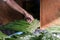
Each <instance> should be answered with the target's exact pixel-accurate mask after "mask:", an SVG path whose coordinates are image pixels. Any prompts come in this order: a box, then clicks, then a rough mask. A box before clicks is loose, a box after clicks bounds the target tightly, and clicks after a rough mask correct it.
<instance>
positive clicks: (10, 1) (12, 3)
mask: <svg viewBox="0 0 60 40" xmlns="http://www.w3.org/2000/svg"><path fill="white" fill-rule="evenodd" d="M5 2H6V3H7V4H8V5H9V6H10V7H11V8H13V9H15V10H16V11H18V12H20V13H21V14H23V15H24V16H25V18H26V20H27V21H28V22H32V21H33V20H34V18H33V16H32V15H30V14H29V13H28V12H27V11H26V10H24V9H23V8H22V7H21V6H20V5H18V4H17V3H16V2H15V1H14V0H5Z"/></svg>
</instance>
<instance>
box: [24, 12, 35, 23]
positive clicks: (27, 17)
mask: <svg viewBox="0 0 60 40" xmlns="http://www.w3.org/2000/svg"><path fill="white" fill-rule="evenodd" d="M25 18H26V20H27V22H29V23H31V22H32V21H33V20H34V18H33V16H32V15H31V14H29V13H26V14H25Z"/></svg>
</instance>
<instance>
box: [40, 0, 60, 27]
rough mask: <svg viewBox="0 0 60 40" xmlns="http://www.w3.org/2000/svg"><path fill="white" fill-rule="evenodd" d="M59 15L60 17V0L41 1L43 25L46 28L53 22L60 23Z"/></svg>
mask: <svg viewBox="0 0 60 40" xmlns="http://www.w3.org/2000/svg"><path fill="white" fill-rule="evenodd" d="M59 17H60V0H41V1H40V19H41V27H43V28H45V27H48V26H49V25H52V24H59V20H60V18H59ZM54 20H55V21H54Z"/></svg>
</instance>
